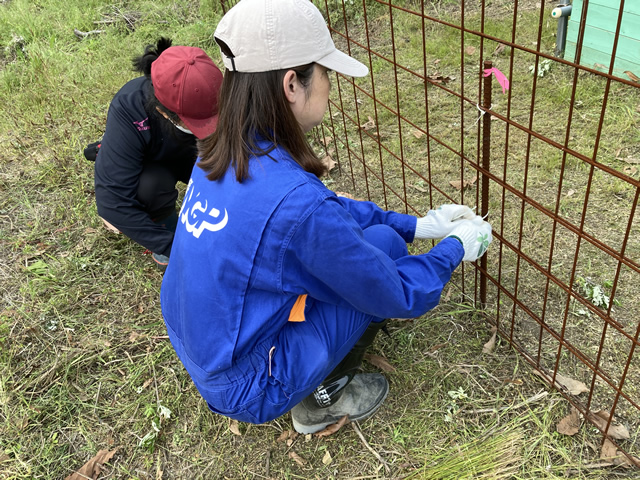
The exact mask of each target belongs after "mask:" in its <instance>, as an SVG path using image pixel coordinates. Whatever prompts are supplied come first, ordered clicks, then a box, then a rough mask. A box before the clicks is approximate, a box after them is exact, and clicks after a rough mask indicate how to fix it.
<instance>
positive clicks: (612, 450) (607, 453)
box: [600, 438, 640, 467]
mask: <svg viewBox="0 0 640 480" xmlns="http://www.w3.org/2000/svg"><path fill="white" fill-rule="evenodd" d="M600 459H602V460H608V461H610V462H612V463H613V465H619V466H621V467H633V466H636V467H640V458H638V457H635V456H632V459H633V460H632V459H630V458H628V457H627V456H626V455H625V454H624V453H622V451H621V450H618V447H616V446H615V445H614V443H613V442H612V441H611V440H609V439H608V438H605V440H604V443H603V444H602V450H601V451H600Z"/></svg>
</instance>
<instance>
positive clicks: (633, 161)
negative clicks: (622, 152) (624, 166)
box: [624, 157, 640, 164]
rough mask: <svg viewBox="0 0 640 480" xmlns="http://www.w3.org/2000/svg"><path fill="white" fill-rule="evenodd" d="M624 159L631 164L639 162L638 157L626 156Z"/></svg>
mask: <svg viewBox="0 0 640 480" xmlns="http://www.w3.org/2000/svg"><path fill="white" fill-rule="evenodd" d="M624 161H625V162H627V163H631V164H634V163H636V164H637V163H640V158H632V157H627V158H625V159H624Z"/></svg>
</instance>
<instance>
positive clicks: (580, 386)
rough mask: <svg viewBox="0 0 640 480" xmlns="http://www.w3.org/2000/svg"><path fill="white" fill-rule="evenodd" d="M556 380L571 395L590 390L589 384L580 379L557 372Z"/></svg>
mask: <svg viewBox="0 0 640 480" xmlns="http://www.w3.org/2000/svg"><path fill="white" fill-rule="evenodd" d="M556 382H558V383H559V384H560V385H562V386H563V387H565V388H566V389H567V390H568V391H569V393H570V394H571V395H580V394H581V393H584V392H588V391H589V389H588V388H587V386H586V385H585V384H584V383H582V382H581V381H579V380H574V379H573V378H569V377H565V376H564V375H560V374H559V373H556Z"/></svg>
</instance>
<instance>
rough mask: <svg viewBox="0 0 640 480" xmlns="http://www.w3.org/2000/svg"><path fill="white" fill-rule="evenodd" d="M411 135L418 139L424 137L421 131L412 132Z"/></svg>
mask: <svg viewBox="0 0 640 480" xmlns="http://www.w3.org/2000/svg"><path fill="white" fill-rule="evenodd" d="M411 134H412V135H413V136H414V137H416V138H422V137H423V136H424V132H421V131H420V130H411Z"/></svg>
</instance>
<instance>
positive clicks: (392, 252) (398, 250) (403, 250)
mask: <svg viewBox="0 0 640 480" xmlns="http://www.w3.org/2000/svg"><path fill="white" fill-rule="evenodd" d="M364 238H365V240H366V241H367V242H369V243H370V244H371V245H373V246H375V247H376V248H378V249H380V250H382V251H383V252H384V253H386V254H387V255H389V257H391V258H394V259H395V258H400V257H404V256H406V255H408V253H409V252H408V250H407V244H406V242H405V241H404V239H403V238H402V237H401V236H400V235H399V234H398V232H396V231H395V230H394V229H393V228H391V227H389V226H388V225H381V224H380V225H372V226H370V227H367V228H365V229H364Z"/></svg>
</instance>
